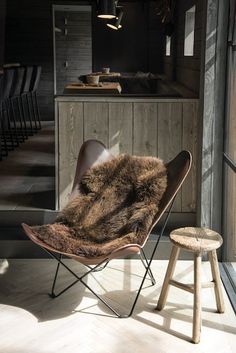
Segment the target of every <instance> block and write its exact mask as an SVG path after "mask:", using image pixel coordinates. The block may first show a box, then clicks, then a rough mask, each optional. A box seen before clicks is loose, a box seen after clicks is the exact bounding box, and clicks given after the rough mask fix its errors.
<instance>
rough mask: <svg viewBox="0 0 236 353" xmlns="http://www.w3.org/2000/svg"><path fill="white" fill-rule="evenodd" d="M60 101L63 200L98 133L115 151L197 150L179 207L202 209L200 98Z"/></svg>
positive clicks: (61, 202)
mask: <svg viewBox="0 0 236 353" xmlns="http://www.w3.org/2000/svg"><path fill="white" fill-rule="evenodd" d="M70 99H71V98H63V97H61V98H58V99H57V102H56V111H57V115H56V135H57V142H56V151H58V152H57V153H56V156H57V157H56V158H57V160H56V178H57V187H56V188H57V206H58V208H59V209H61V208H62V207H63V206H65V204H66V203H67V201H68V195H69V193H70V191H71V188H72V182H73V179H74V174H75V168H76V162H77V157H78V153H79V149H80V146H81V144H82V143H83V142H84V141H85V140H87V139H93V138H94V139H98V140H100V141H102V142H103V143H104V144H105V145H106V146H108V147H109V148H110V150H111V152H112V153H113V154H115V155H117V154H120V153H125V152H127V153H131V154H135V155H151V156H159V157H160V158H162V159H163V160H164V161H166V162H167V161H169V160H170V159H172V158H173V157H175V156H176V155H177V153H179V152H180V151H181V150H183V149H187V150H189V151H191V152H192V154H193V167H192V170H191V172H190V175H189V176H188V178H187V180H186V182H185V185H184V187H183V188H182V191H181V193H179V195H178V197H177V200H176V203H175V208H174V211H175V212H179V213H181V212H187V213H188V212H189V213H195V212H196V163H197V152H196V148H197V129H198V100H182V101H181V100H178V101H177V100H172V101H169V102H168V101H165V100H162V101H157V100H156V101H155V100H153V101H148V102H147V101H142V100H141V99H140V100H137V101H133V102H132V101H127V100H126V101H122V100H117V101H115V100H113V101H112V99H111V101H110V102H108V101H105V99H104V101H99V100H97V101H96V99H94V100H92V101H85V102H83V101H76V98H75V99H74V101H73V98H72V99H71V100H70Z"/></svg>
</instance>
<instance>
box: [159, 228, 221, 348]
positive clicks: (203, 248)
mask: <svg viewBox="0 0 236 353" xmlns="http://www.w3.org/2000/svg"><path fill="white" fill-rule="evenodd" d="M170 240H171V242H172V243H173V247H172V251H171V255H170V260H169V264H168V267H167V271H166V275H165V279H164V283H163V286H162V290H161V294H160V298H159V300H158V304H157V310H162V309H163V308H164V306H165V304H166V299H167V295H168V291H169V286H170V285H172V286H175V287H177V288H180V289H183V290H186V291H188V292H190V293H192V294H193V295H194V306H193V333H192V341H193V342H194V343H198V342H199V341H200V331H201V288H209V287H214V290H215V298H216V305H217V310H218V312H219V313H223V312H224V301H223V296H222V291H221V280H220V272H219V267H218V260H217V253H216V249H217V248H219V247H220V246H221V245H222V243H223V240H222V237H221V236H220V235H219V234H218V233H216V232H214V231H213V230H209V229H206V228H192V227H187V228H179V229H176V230H174V231H172V232H171V233H170ZM180 249H184V250H187V251H191V252H193V253H194V284H193V285H191V284H184V283H181V282H177V281H175V280H173V279H172V276H173V274H174V270H175V265H176V261H177V259H178V256H179V252H180ZM203 252H207V254H208V258H209V261H210V264H211V272H212V278H213V280H212V282H209V283H206V284H203V285H202V284H201V260H202V253H203Z"/></svg>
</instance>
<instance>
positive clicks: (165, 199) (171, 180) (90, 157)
mask: <svg viewBox="0 0 236 353" xmlns="http://www.w3.org/2000/svg"><path fill="white" fill-rule="evenodd" d="M113 158H114V156H113V155H112V154H111V153H110V152H109V151H108V150H107V149H106V147H105V146H104V145H103V144H102V143H101V142H99V141H96V140H89V141H86V142H84V144H83V145H82V147H81V149H80V153H79V157H78V162H77V168H76V174H75V179H74V184H73V187H72V192H71V195H70V199H71V200H73V199H74V198H75V197H77V196H78V195H80V182H81V180H82V177H83V175H84V174H85V172H86V171H87V170H88V168H90V167H94V166H96V165H99V164H100V163H103V162H106V161H109V160H112V159H113ZM191 163H192V156H191V154H190V153H189V152H187V151H182V152H181V153H179V154H178V155H177V156H176V157H175V158H174V159H173V160H172V161H170V162H169V163H167V164H166V165H165V166H166V171H167V188H166V190H165V192H164V194H163V196H162V198H161V200H160V203H159V209H158V212H157V214H156V215H155V217H154V219H153V222H152V225H151V227H150V229H149V231H148V233H147V234H145V236H146V239H145V241H144V242H143V243H142V245H140V244H126V245H125V246H121V247H118V248H117V249H115V250H113V251H112V252H111V253H110V254H108V255H106V256H98V257H93V258H91V257H86V256H78V255H75V254H73V253H66V252H62V251H59V250H57V249H55V248H54V247H52V246H49V245H48V244H46V243H45V242H43V241H42V240H40V239H39V238H38V237H37V236H36V235H35V233H34V231H33V230H32V228H31V227H30V226H28V225H26V224H22V226H23V229H24V231H25V233H26V234H27V235H28V237H29V238H30V239H31V240H32V241H33V242H34V243H36V244H38V245H39V246H41V247H42V248H43V249H44V250H45V251H47V252H48V253H49V254H50V255H51V256H52V257H53V258H54V259H56V261H57V263H58V264H57V268H56V273H55V277H54V281H53V284H52V291H51V294H50V295H51V297H52V298H56V297H58V296H60V295H61V294H63V293H64V292H66V291H67V290H68V289H69V288H71V287H72V286H73V285H75V284H76V283H77V282H80V283H82V284H83V285H84V286H85V287H86V288H87V289H88V290H89V291H91V292H92V293H93V294H94V295H95V296H96V297H97V298H98V299H99V300H100V301H101V302H102V303H103V304H104V305H105V306H106V307H108V308H109V309H110V310H111V311H112V312H113V313H114V314H115V316H117V317H119V318H124V317H129V316H131V315H132V313H133V311H134V308H135V305H136V303H137V300H138V297H139V294H140V292H141V290H142V288H143V284H144V281H145V279H146V277H147V275H149V277H150V280H151V282H152V285H154V284H155V279H154V277H153V274H152V271H151V263H152V260H153V257H154V255H155V252H156V250H157V246H158V243H159V241H160V238H161V236H162V235H163V233H164V230H165V228H166V225H167V222H168V219H169V216H170V213H171V209H172V206H173V203H174V199H175V197H176V194H177V192H178V191H179V189H180V187H181V185H182V184H183V182H184V180H185V178H186V176H187V174H188V172H189V170H190V168H191ZM164 213H165V219H164V222H163V225H162V228H161V231H160V233H159V234H158V235H157V236H156V242H155V245H154V249H153V251H152V254H151V257H150V259H149V260H148V259H147V257H146V255H145V253H144V250H143V247H144V245H145V243H146V240H147V239H148V236H149V234H150V233H151V230H152V229H153V227H154V226H155V225H156V224H157V222H158V221H159V220H160V219H161V217H162V216H163V215H164ZM133 254H138V255H139V256H140V258H141V261H142V263H143V265H144V267H145V273H144V276H143V278H142V280H141V284H140V286H139V289H138V291H137V294H136V296H135V298H134V302H133V304H132V307H131V309H130V311H129V313H128V314H126V315H122V314H120V313H119V312H118V311H117V310H116V309H114V308H113V307H112V306H111V305H110V304H109V303H108V302H107V301H106V300H105V299H104V298H102V297H101V296H100V295H99V294H98V293H96V292H95V291H94V290H93V289H92V288H91V287H90V286H89V285H88V284H87V283H86V282H85V281H84V279H85V277H86V276H88V275H89V274H90V273H93V272H96V271H100V270H102V269H104V268H105V267H106V266H107V264H108V263H109V262H110V260H112V259H114V258H119V257H124V256H126V255H133ZM62 256H66V257H69V258H72V259H74V260H76V261H78V262H80V263H82V264H83V265H85V266H86V267H87V268H88V271H87V272H85V273H84V274H83V275H82V276H78V275H77V274H76V273H74V272H73V271H72V270H71V269H70V268H69V267H68V266H67V264H65V263H64V262H63V261H62ZM61 265H62V266H63V267H64V268H66V269H67V270H68V271H69V272H70V273H71V274H72V275H73V276H74V277H75V281H74V282H72V283H71V284H70V285H68V286H67V287H66V288H64V289H63V290H61V291H60V292H59V293H57V294H56V293H55V291H54V290H55V285H56V281H57V276H58V271H59V267H60V266H61Z"/></svg>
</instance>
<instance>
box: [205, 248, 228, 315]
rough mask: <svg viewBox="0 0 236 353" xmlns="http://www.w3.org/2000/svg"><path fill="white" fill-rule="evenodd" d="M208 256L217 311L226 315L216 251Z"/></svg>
mask: <svg viewBox="0 0 236 353" xmlns="http://www.w3.org/2000/svg"><path fill="white" fill-rule="evenodd" d="M208 256H209V261H210V264H211V272H212V278H213V281H214V290H215V297H216V306H217V310H218V312H219V313H224V311H225V307H224V300H223V294H222V290H221V280H220V271H219V265H218V260H217V253H216V250H213V251H210V252H209V253H208Z"/></svg>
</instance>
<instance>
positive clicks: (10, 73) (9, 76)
mask: <svg viewBox="0 0 236 353" xmlns="http://www.w3.org/2000/svg"><path fill="white" fill-rule="evenodd" d="M14 75H15V70H14V69H4V74H3V83H2V85H3V88H2V99H3V100H5V99H7V98H9V97H10V92H11V88H12V84H13V80H14Z"/></svg>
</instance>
